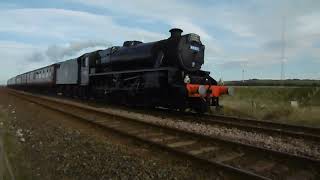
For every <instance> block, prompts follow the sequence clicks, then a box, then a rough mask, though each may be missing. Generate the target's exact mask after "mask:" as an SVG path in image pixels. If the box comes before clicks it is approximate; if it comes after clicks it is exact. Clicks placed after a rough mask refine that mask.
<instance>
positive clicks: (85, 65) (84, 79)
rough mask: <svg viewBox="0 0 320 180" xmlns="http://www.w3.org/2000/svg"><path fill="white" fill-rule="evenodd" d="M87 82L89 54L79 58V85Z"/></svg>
mask: <svg viewBox="0 0 320 180" xmlns="http://www.w3.org/2000/svg"><path fill="white" fill-rule="evenodd" d="M88 83H89V56H87V57H85V58H83V59H81V85H88Z"/></svg>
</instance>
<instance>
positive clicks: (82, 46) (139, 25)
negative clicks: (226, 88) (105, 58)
mask: <svg viewBox="0 0 320 180" xmlns="http://www.w3.org/2000/svg"><path fill="white" fill-rule="evenodd" d="M319 19H320V1H319V0H303V1H302V0H282V1H281V0H264V1H263V0H260V1H259V0H220V1H215V0H203V1H193V0H186V1H180V0H159V1H156V0H134V1H131V0H127V1H125V0H123V1H120V0H55V1H45V0H28V1H18V0H1V2H0V54H1V60H0V84H1V83H5V82H6V80H7V79H8V78H9V77H11V76H15V75H17V74H18V73H23V72H25V71H29V70H32V69H35V68H38V67H41V66H45V65H48V64H52V63H54V62H57V61H62V60H65V59H68V58H72V57H76V56H79V55H81V54H83V53H84V52H88V51H92V50H96V49H103V48H107V47H109V46H112V45H121V44H122V42H123V41H125V40H142V41H144V42H147V41H155V40H160V39H163V38H167V37H168V36H169V32H168V30H169V29H170V28H172V27H179V28H181V29H183V30H184V33H190V32H193V33H197V34H199V35H200V36H201V40H202V42H203V43H204V44H205V45H206V52H205V65H204V67H203V68H204V69H205V70H209V71H211V75H212V76H213V77H214V78H216V79H219V78H223V79H224V80H237V79H241V76H242V69H244V70H245V78H259V79H260V78H274V79H279V78H280V64H281V47H282V45H283V41H282V40H281V39H282V35H281V34H282V30H283V29H285V31H284V32H285V33H284V34H285V41H284V42H285V56H286V61H285V76H286V78H311V79H320V71H319V69H320V51H319V50H320V21H319ZM284 22H285V23H284ZM283 24H285V26H284V28H283Z"/></svg>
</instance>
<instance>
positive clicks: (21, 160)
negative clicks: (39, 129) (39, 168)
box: [0, 109, 32, 179]
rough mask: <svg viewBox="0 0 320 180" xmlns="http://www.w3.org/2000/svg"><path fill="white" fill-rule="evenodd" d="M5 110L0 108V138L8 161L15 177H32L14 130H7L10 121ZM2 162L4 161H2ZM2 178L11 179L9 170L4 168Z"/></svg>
mask: <svg viewBox="0 0 320 180" xmlns="http://www.w3.org/2000/svg"><path fill="white" fill-rule="evenodd" d="M10 120H11V119H10V117H8V115H7V112H4V111H3V109H0V122H2V123H3V125H2V127H0V129H1V130H2V131H3V133H2V137H1V138H2V140H3V145H4V150H5V154H6V156H7V158H8V162H9V163H10V167H11V168H12V171H13V173H14V174H13V176H14V178H15V179H32V178H29V177H31V176H30V168H31V167H30V164H29V162H28V161H26V154H25V153H24V152H23V147H22V146H21V144H19V142H18V140H17V138H16V137H15V136H14V133H15V132H14V131H12V130H9V124H8V121H10ZM2 163H4V162H2ZM4 179H11V177H10V174H9V171H8V169H7V168H5V172H4Z"/></svg>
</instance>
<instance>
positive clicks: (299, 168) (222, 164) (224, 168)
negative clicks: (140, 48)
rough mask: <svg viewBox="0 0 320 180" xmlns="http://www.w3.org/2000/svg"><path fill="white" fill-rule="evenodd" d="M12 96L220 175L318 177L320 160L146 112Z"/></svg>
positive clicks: (290, 177) (13, 92)
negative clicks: (158, 120) (168, 122)
mask: <svg viewBox="0 0 320 180" xmlns="http://www.w3.org/2000/svg"><path fill="white" fill-rule="evenodd" d="M10 93H11V94H12V95H14V96H17V97H19V98H23V99H25V100H28V101H31V102H33V103H36V104H38V105H41V106H44V107H47V108H50V109H52V110H55V111H59V112H61V113H64V114H66V115H69V116H73V117H75V118H78V119H82V120H86V121H88V122H92V123H94V124H97V125H99V126H102V127H104V128H107V129H109V130H112V131H115V132H117V133H120V134H123V135H126V136H129V137H131V138H135V139H138V140H140V141H144V142H146V143H149V144H151V145H154V146H157V147H160V148H163V149H165V150H167V151H170V152H173V153H177V154H178V155H181V156H184V157H188V158H190V159H193V160H197V161H200V162H202V163H205V164H208V165H211V166H213V167H214V168H216V169H217V171H218V172H220V173H219V174H220V176H222V178H226V179H230V178H238V179H319V178H320V174H319V173H320V161H319V160H316V159H312V158H308V157H303V156H297V155H292V154H288V153H283V152H278V151H273V150H269V149H265V148H261V147H255V146H251V145H246V144H242V143H239V142H234V141H229V140H224V139H221V138H215V137H208V136H204V135H200V134H196V133H191V132H186V131H183V130H180V129H177V128H172V127H166V126H161V125H157V124H151V123H148V122H147V121H146V120H143V119H148V118H154V117H150V116H148V115H143V116H137V115H136V113H132V112H127V113H123V112H122V113H121V114H119V113H117V111H112V110H106V109H104V108H94V107H91V106H86V105H83V104H80V103H75V102H71V101H67V100H61V99H56V98H48V97H44V96H38V95H32V94H29V93H22V92H17V91H11V92H10Z"/></svg>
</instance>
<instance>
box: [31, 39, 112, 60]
mask: <svg viewBox="0 0 320 180" xmlns="http://www.w3.org/2000/svg"><path fill="white" fill-rule="evenodd" d="M110 46H112V44H111V43H109V42H102V41H93V40H90V41H81V42H79V41H78V42H71V43H69V44H67V45H51V46H49V47H48V48H47V49H45V50H42V51H41V50H40V51H39V50H38V51H36V52H34V53H32V54H31V55H30V56H29V57H28V58H27V59H28V61H29V62H33V63H36V62H43V61H48V62H58V61H63V60H66V59H70V58H75V57H79V56H81V55H82V54H84V53H87V52H91V51H95V50H98V49H106V48H108V47H110Z"/></svg>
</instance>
